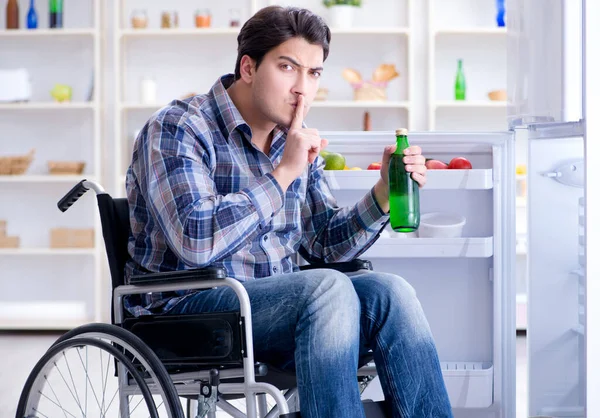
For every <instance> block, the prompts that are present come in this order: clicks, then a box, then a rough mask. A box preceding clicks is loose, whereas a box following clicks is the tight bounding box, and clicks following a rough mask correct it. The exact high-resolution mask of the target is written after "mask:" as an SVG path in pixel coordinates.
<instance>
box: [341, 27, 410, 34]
mask: <svg viewBox="0 0 600 418" xmlns="http://www.w3.org/2000/svg"><path fill="white" fill-rule="evenodd" d="M331 34H332V35H409V34H410V28H404V27H395V28H394V27H387V28H386V27H383V28H378V27H364V28H350V29H345V28H331Z"/></svg>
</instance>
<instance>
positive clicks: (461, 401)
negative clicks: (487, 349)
mask: <svg viewBox="0 0 600 418" xmlns="http://www.w3.org/2000/svg"><path fill="white" fill-rule="evenodd" d="M441 366H442V374H443V376H444V383H445V384H446V389H447V391H448V396H449V397H450V403H451V404H452V407H453V408H488V407H489V406H491V405H492V402H493V396H492V392H493V383H494V366H493V365H492V364H491V363H463V362H452V363H444V362H443V363H441Z"/></svg>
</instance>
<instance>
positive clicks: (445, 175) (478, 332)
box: [322, 132, 515, 418]
mask: <svg viewBox="0 0 600 418" xmlns="http://www.w3.org/2000/svg"><path fill="white" fill-rule="evenodd" d="M322 136H323V137H324V138H327V139H328V140H329V146H328V147H327V150H328V151H330V152H339V153H342V154H343V155H344V156H345V157H346V161H347V165H348V167H355V166H358V167H362V168H363V170H362V171H330V172H328V173H327V174H328V180H329V184H330V185H331V187H332V189H333V190H334V194H335V195H336V197H337V199H338V203H339V204H340V205H348V204H352V203H354V202H356V201H357V200H358V199H359V198H360V197H362V196H363V195H364V194H365V193H367V192H368V191H369V189H370V188H371V187H372V186H373V185H374V184H375V182H376V181H377V179H378V178H379V171H378V170H377V171H373V170H364V169H365V168H367V167H368V165H369V164H370V163H372V162H378V161H381V155H382V153H383V149H384V147H385V146H386V145H390V144H394V143H395V135H394V133H393V132H361V133H356V132H353V133H349V132H348V133H345V132H322ZM409 141H410V143H411V144H413V145H419V146H421V148H422V149H423V154H424V155H425V156H426V157H429V158H437V159H441V160H444V161H449V160H450V159H452V158H453V157H456V156H465V157H467V158H468V159H469V160H470V161H471V162H472V164H473V169H471V170H430V171H429V172H428V182H427V185H426V186H425V187H424V188H423V189H421V192H420V196H421V213H422V214H424V213H427V212H437V211H442V212H451V213H458V214H460V215H463V216H465V217H466V219H467V222H466V225H465V227H464V229H463V234H462V236H461V237H460V238H419V237H415V236H406V235H404V234H396V233H394V232H393V231H391V229H390V228H389V226H388V229H387V230H386V231H385V232H384V233H383V234H382V236H381V237H380V238H379V240H378V241H377V242H376V243H375V244H374V245H373V246H372V247H371V248H370V249H369V250H368V251H367V252H365V253H364V254H363V255H362V256H361V258H364V259H368V260H370V261H371V262H372V263H373V267H374V269H376V270H378V271H385V272H390V273H394V274H397V275H399V276H402V277H404V278H405V279H406V280H407V281H408V282H409V283H410V284H411V285H412V286H413V287H414V288H415V289H416V291H417V295H418V296H419V300H420V301H421V304H422V305H423V308H424V310H425V313H426V315H427V318H428V321H429V323H430V326H431V329H432V332H433V334H434V338H435V340H436V345H437V348H438V352H439V355H440V361H441V363H442V364H441V366H442V370H443V374H444V380H445V382H446V386H447V388H448V392H449V394H450V399H451V402H452V405H453V407H454V412H455V416H456V417H457V418H474V417H478V418H509V417H511V418H512V417H514V416H515V405H514V401H515V400H514V394H515V359H514V355H515V351H514V350H515V317H514V313H515V283H514V258H515V251H514V249H515V236H514V235H515V234H514V231H515V224H514V205H515V203H514V188H515V184H514V162H513V158H514V155H513V153H514V149H513V148H514V140H513V136H512V134H511V133H508V132H505V133H481V134H474V133H469V134H463V133H458V134H443V133H410V134H409ZM382 396H383V395H382V393H381V390H380V388H379V386H378V385H377V382H375V384H374V385H372V386H371V387H370V388H369V389H368V390H367V392H366V393H365V397H368V398H371V399H374V400H378V399H381V398H382Z"/></svg>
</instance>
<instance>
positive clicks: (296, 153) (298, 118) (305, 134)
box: [272, 95, 327, 190]
mask: <svg viewBox="0 0 600 418" xmlns="http://www.w3.org/2000/svg"><path fill="white" fill-rule="evenodd" d="M303 120H304V97H303V96H302V95H298V103H297V105H296V110H295V112H294V117H293V119H292V123H291V124H290V129H289V131H288V134H287V138H286V140H285V148H284V150H283V156H282V157H281V161H280V162H279V165H278V166H277V168H276V169H275V170H273V173H272V174H273V176H274V177H275V179H276V180H277V181H278V182H279V184H280V186H281V188H282V189H283V190H287V188H288V187H289V185H290V184H291V183H292V182H293V181H294V180H295V179H297V178H298V177H299V176H300V175H301V174H302V172H303V171H304V169H305V168H306V166H307V165H308V164H309V163H313V162H314V161H315V159H316V158H317V156H318V155H319V152H320V151H321V149H322V148H325V147H326V146H327V140H326V139H321V136H320V135H319V131H317V130H316V129H308V128H303V127H302V121H303Z"/></svg>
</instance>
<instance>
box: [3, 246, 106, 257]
mask: <svg viewBox="0 0 600 418" xmlns="http://www.w3.org/2000/svg"><path fill="white" fill-rule="evenodd" d="M95 253H96V250H95V249H94V248H0V256H15V255H52V256H55V255H94V254H95Z"/></svg>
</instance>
